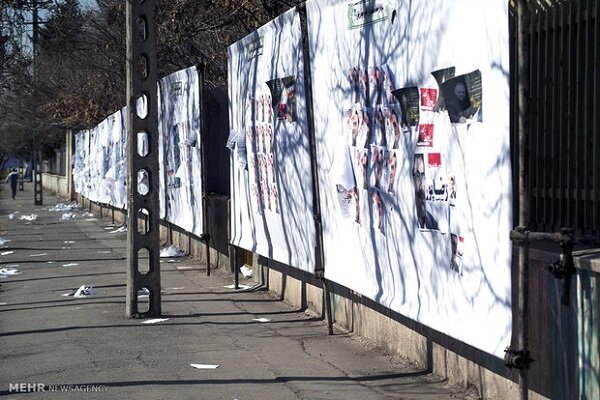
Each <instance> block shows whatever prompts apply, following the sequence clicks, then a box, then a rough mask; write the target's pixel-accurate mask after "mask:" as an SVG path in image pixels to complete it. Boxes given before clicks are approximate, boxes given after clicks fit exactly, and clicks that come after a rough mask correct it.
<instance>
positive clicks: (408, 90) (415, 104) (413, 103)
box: [392, 86, 420, 129]
mask: <svg viewBox="0 0 600 400" xmlns="http://www.w3.org/2000/svg"><path fill="white" fill-rule="evenodd" d="M392 93H393V95H394V96H395V97H396V99H398V103H400V108H401V113H402V119H401V125H402V128H404V129H406V128H410V127H415V126H417V124H418V123H419V106H420V104H419V103H420V99H419V97H420V93H419V88H418V87H416V86H411V87H405V88H401V89H397V90H394V91H393V92H392Z"/></svg>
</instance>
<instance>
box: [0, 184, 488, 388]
mask: <svg viewBox="0 0 600 400" xmlns="http://www.w3.org/2000/svg"><path fill="white" fill-rule="evenodd" d="M32 189H33V186H32V185H31V184H27V185H26V190H25V191H24V192H18V194H17V199H16V200H12V199H11V198H10V193H9V188H8V185H5V184H2V185H0V238H1V239H2V240H0V243H2V241H6V242H5V243H4V244H3V245H2V246H0V270H3V272H4V275H2V274H0V285H2V286H0V397H3V396H5V397H6V398H14V399H28V398H32V399H87V398H90V399H96V398H97V399H143V400H152V399H239V400H250V399H260V400H269V399H273V400H288V399H289V400H291V399H311V400H313V399H314V400H317V399H361V400H364V399H423V400H438V399H467V398H468V399H473V398H477V397H476V396H474V395H472V394H468V393H464V392H460V391H458V390H457V389H455V388H452V387H448V386H447V385H445V383H444V381H443V380H442V379H441V378H439V377H436V376H434V375H432V374H429V373H427V372H426V371H420V370H417V369H415V368H414V367H412V366H410V365H407V364H404V363H402V362H401V360H398V359H397V358H394V357H393V356H392V355H390V354H386V353H384V352H383V351H381V350H380V349H378V348H377V347H376V346H374V345H373V344H372V343H370V342H368V341H367V340H365V339H362V338H360V337H357V336H355V335H352V334H351V333H344V332H336V334H335V335H333V336H329V335H327V328H326V325H325V323H324V321H323V320H322V319H320V318H319V317H318V316H316V315H313V314H311V313H310V312H305V311H304V310H298V309H294V308H291V307H290V306H288V305H287V304H285V303H284V302H282V301H280V300H279V299H278V298H276V297H274V296H273V294H271V293H269V292H268V291H266V290H264V288H260V287H254V288H253V289H249V290H239V291H236V290H233V289H229V288H226V287H225V286H227V285H231V284H232V283H233V279H232V277H231V276H229V275H227V274H225V273H213V274H212V275H211V276H210V277H207V276H206V275H205V269H204V267H203V266H202V265H200V264H199V263H198V262H197V261H194V260H192V259H190V258H189V257H182V258H172V259H169V258H165V259H162V262H161V275H162V292H163V294H162V310H163V316H162V318H165V319H167V320H165V321H162V322H157V323H154V324H145V323H144V322H145V321H144V320H139V319H128V318H126V317H125V282H126V267H127V263H126V257H125V255H126V245H127V243H126V233H124V232H114V231H116V230H117V228H118V226H114V225H112V224H111V223H110V221H100V220H98V219H97V217H94V216H93V215H89V214H88V213H87V212H86V210H81V209H75V210H56V209H52V207H54V206H56V205H57V204H66V202H65V201H61V200H59V199H57V198H56V197H53V196H51V195H49V194H48V193H45V194H44V206H34V205H33V192H32ZM11 214H12V219H11V218H10V217H11ZM32 214H36V215H37V218H36V219H35V220H31V219H32V218H31V217H32ZM24 217H29V219H28V218H24ZM63 217H64V219H63ZM242 283H244V284H247V285H250V286H253V285H255V283H254V282H253V281H242ZM82 285H87V286H92V287H93V288H94V290H95V291H96V295H95V296H89V297H79V298H78V297H74V296H67V295H68V294H70V293H72V292H73V290H74V289H77V288H79V287H80V286H82ZM140 301H143V298H142V299H140ZM192 364H198V366H197V367H199V368H197V367H193V366H192Z"/></svg>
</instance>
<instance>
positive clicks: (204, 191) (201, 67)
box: [196, 62, 210, 276]
mask: <svg viewBox="0 0 600 400" xmlns="http://www.w3.org/2000/svg"><path fill="white" fill-rule="evenodd" d="M204 71H205V68H204V62H202V63H200V64H199V65H198V66H197V67H196V72H197V73H198V74H199V79H198V86H199V87H198V94H199V97H200V98H199V103H200V138H199V140H200V158H201V160H200V164H201V168H202V214H204V215H203V217H202V232H203V238H204V249H205V251H206V276H210V234H209V232H208V190H207V188H208V181H207V179H208V171H207V169H206V168H207V165H208V163H207V162H206V144H207V142H208V140H207V135H208V131H207V129H206V114H205V107H204Z"/></svg>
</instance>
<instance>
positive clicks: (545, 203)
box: [539, 10, 554, 230]
mask: <svg viewBox="0 0 600 400" xmlns="http://www.w3.org/2000/svg"><path fill="white" fill-rule="evenodd" d="M550 15H551V14H550V11H549V10H546V11H545V15H544V32H545V34H546V42H545V43H544V50H543V58H542V61H541V62H542V64H543V65H544V85H543V97H542V98H543V107H542V113H543V114H544V116H546V117H545V118H543V120H544V123H543V126H544V129H543V132H544V134H543V135H542V136H543V139H542V143H543V146H544V148H543V152H544V157H543V158H542V161H543V162H544V165H552V164H551V162H550V160H551V158H550V148H551V146H550V142H551V140H550V126H551V120H550V117H549V116H550V115H552V114H550V111H551V105H552V84H553V81H552V76H551V65H550V60H549V58H550V51H551V49H552V47H551V43H553V40H554V30H553V29H552V27H551V25H550ZM542 176H543V183H544V195H543V196H544V197H543V199H542V200H541V202H542V207H543V209H544V214H543V220H542V223H541V224H540V226H539V229H540V230H546V229H547V223H548V221H549V220H550V215H551V214H550V201H551V199H550V182H551V174H550V168H542Z"/></svg>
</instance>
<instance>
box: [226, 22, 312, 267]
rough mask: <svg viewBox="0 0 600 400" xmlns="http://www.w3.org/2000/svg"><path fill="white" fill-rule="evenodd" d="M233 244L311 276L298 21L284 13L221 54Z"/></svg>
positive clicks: (309, 195)
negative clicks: (226, 95)
mask: <svg viewBox="0 0 600 400" xmlns="http://www.w3.org/2000/svg"><path fill="white" fill-rule="evenodd" d="M228 53H229V62H228V68H229V69H228V74H229V115H230V129H231V136H230V139H231V140H230V143H229V145H230V148H232V150H233V151H232V152H231V198H232V206H231V241H232V244H234V245H236V246H239V247H242V248H245V249H248V250H251V251H254V252H256V253H258V254H261V255H263V256H265V257H268V258H271V259H274V260H276V261H279V262H282V263H284V264H287V265H291V266H293V267H296V268H300V269H302V270H305V271H309V272H313V271H314V260H315V255H314V249H315V230H314V220H313V207H312V205H313V201H312V198H313V192H312V178H311V169H310V153H309V141H308V130H307V126H308V125H307V117H306V101H305V93H304V72H303V68H304V67H303V65H304V64H303V59H302V41H301V31H300V19H299V16H298V15H297V13H296V12H295V10H291V11H289V12H287V13H285V14H283V15H281V16H279V17H278V18H277V19H275V20H273V21H271V22H270V23H268V24H266V25H265V26H263V27H262V28H260V29H259V30H258V31H257V32H255V33H253V34H251V35H249V36H247V37H245V38H244V39H242V40H240V41H239V42H237V43H235V44H233V45H231V46H230V47H229V50H228Z"/></svg>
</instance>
